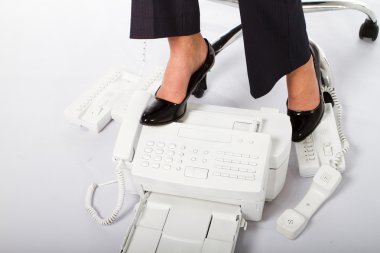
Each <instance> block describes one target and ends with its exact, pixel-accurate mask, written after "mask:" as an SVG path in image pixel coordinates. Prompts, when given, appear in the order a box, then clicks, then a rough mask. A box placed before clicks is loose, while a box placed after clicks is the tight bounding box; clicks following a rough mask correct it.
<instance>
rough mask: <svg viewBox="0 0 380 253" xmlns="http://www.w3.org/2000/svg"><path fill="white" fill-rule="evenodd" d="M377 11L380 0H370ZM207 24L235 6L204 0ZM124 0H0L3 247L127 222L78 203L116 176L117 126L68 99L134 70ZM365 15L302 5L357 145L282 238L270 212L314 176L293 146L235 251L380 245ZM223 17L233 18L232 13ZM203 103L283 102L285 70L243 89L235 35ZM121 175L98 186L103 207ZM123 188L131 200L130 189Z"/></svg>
mask: <svg viewBox="0 0 380 253" xmlns="http://www.w3.org/2000/svg"><path fill="white" fill-rule="evenodd" d="M366 2H367V3H368V4H370V6H372V8H373V10H374V11H375V12H376V13H377V14H378V15H380V3H379V2H378V1H377V0H367V1H366ZM201 6H202V18H203V19H202V28H203V31H204V35H205V36H206V37H207V38H209V39H210V40H211V41H213V40H214V39H215V38H216V37H217V36H218V35H219V34H221V33H223V32H224V31H225V30H226V29H228V28H230V27H232V26H233V25H235V24H237V23H238V22H239V14H238V11H237V10H235V9H233V8H230V7H228V6H218V7H215V3H209V2H204V1H201ZM129 10H130V1H125V0H124V1H119V0H115V1H106V0H92V1H90V0H76V1H74V0H66V1H47V0H35V1H26V0H12V1H10V0H2V1H1V3H0V89H1V91H0V115H1V119H2V121H1V124H0V155H1V157H0V158H1V159H0V168H1V172H0V173H1V174H0V252H7V253H8V252H23V251H24V252H39V253H41V252H52V251H54V252H118V250H119V249H120V246H121V243H122V241H123V239H124V237H125V235H126V233H127V229H128V226H129V224H130V222H131V213H132V212H131V210H132V209H131V208H132V206H133V203H130V204H128V205H127V207H125V209H124V211H123V213H122V214H123V215H122V217H123V219H122V220H121V221H120V222H118V223H116V224H115V225H114V226H111V227H99V226H98V225H96V224H95V223H94V222H93V221H92V220H91V219H90V218H89V217H88V215H87V213H86V211H85V209H84V206H83V202H84V194H85V192H86V188H87V186H88V185H89V184H90V182H93V181H98V182H99V181H100V182H102V181H105V180H107V179H114V178H115V176H114V174H113V172H114V170H113V168H114V166H115V164H114V163H113V162H112V159H111V156H112V149H113V146H114V143H115V140H116V136H117V131H118V129H119V127H120V125H119V124H117V123H112V124H110V125H109V126H107V128H106V130H104V131H103V132H102V133H100V134H93V133H90V132H89V131H84V130H83V129H80V128H78V127H76V126H72V125H70V124H68V123H67V122H66V121H65V119H64V115H63V111H64V109H65V108H66V107H67V106H68V105H69V104H70V103H71V102H73V100H74V99H75V98H76V97H77V96H78V95H80V94H81V93H82V92H83V91H85V90H86V89H87V88H88V87H89V86H90V85H92V84H93V83H94V82H95V81H97V80H99V78H101V77H102V76H103V75H104V74H105V73H106V72H107V70H109V69H110V68H111V67H119V66H120V67H121V66H127V67H128V69H130V70H131V71H134V72H135V73H138V71H139V68H140V66H141V65H142V64H141V58H142V56H141V48H142V46H143V43H142V41H134V40H130V39H128V34H129V19H130V13H129ZM364 18H365V16H364V15H363V14H360V13H358V12H356V11H341V12H334V13H318V14H307V23H308V30H309V35H310V36H311V37H312V38H313V39H314V40H315V41H316V42H317V43H319V44H320V46H321V47H322V48H323V49H324V51H325V53H326V55H327V57H328V59H329V61H330V64H331V66H332V71H333V73H334V76H335V87H336V90H337V94H338V96H339V98H340V100H341V102H342V105H343V108H344V109H345V120H344V129H345V132H346V135H347V137H348V138H349V139H350V141H351V145H352V148H351V149H350V151H349V153H348V156H347V157H346V163H347V171H346V172H345V174H344V175H343V181H342V183H341V185H340V187H339V188H338V189H337V191H336V193H335V194H333V195H332V196H331V198H330V200H329V201H328V202H327V203H326V204H325V205H324V206H323V208H322V209H321V210H320V211H319V212H318V213H317V214H316V215H315V216H314V218H313V220H312V221H311V222H310V224H309V225H308V227H307V228H306V229H305V231H304V233H303V234H302V235H301V236H300V237H299V238H297V239H296V240H294V241H289V240H287V239H286V238H284V237H283V236H282V235H280V234H279V233H277V232H276V230H275V226H276V220H277V218H278V217H279V215H280V214H281V213H282V212H283V210H285V209H286V208H288V207H293V206H294V205H295V204H296V203H298V202H299V201H300V199H301V198H302V196H303V195H304V194H305V192H306V191H307V189H308V188H309V186H310V183H311V180H310V179H304V178H301V177H300V176H299V175H298V168H297V164H296V157H295V153H294V149H293V151H292V156H291V160H290V165H289V171H288V177H287V182H286V185H285V188H284V190H283V191H282V193H281V194H280V196H279V197H278V198H277V199H276V200H275V201H274V202H272V203H270V204H267V206H266V208H265V210H264V217H263V221H261V222H255V223H251V222H250V223H249V226H248V230H247V231H241V232H242V233H241V234H240V236H239V239H238V243H237V250H236V252H256V253H260V252H265V253H268V252H379V251H380V243H379V241H378V236H376V235H377V234H378V229H377V228H378V224H379V222H380V217H379V215H378V213H380V201H378V200H377V199H378V193H379V192H380V184H379V177H380V170H379V169H378V160H377V158H378V142H379V140H380V134H379V131H378V129H379V128H380V120H379V117H378V115H377V110H376V108H378V106H379V99H378V97H379V95H378V94H379V92H380V88H379V85H378V83H379V80H380V73H379V71H378V69H379V65H380V47H379V41H377V42H375V43H369V42H365V41H361V40H359V38H358V29H359V27H360V24H361V23H362V22H363V21H364ZM227 21H228V24H227ZM148 48H149V49H150V51H149V54H148V56H147V62H148V63H149V64H155V65H157V64H160V63H161V64H164V63H165V62H166V59H167V46H166V41H165V40H154V41H151V42H149V43H148ZM208 77H209V78H208V82H209V89H208V90H207V93H206V97H205V98H202V99H200V100H197V99H195V98H194V97H192V98H191V101H194V102H199V103H209V104H218V105H223V106H234V107H242V108H253V109H257V108H260V107H261V106H268V107H277V108H279V109H280V111H282V112H285V109H286V108H285V101H286V89H285V83H284V80H281V81H280V82H279V84H278V85H277V86H276V87H275V88H274V90H273V91H272V92H271V93H270V94H269V95H267V96H265V97H264V98H261V99H258V100H254V99H252V98H251V96H250V94H249V92H248V81H247V75H246V69H245V61H244V51H243V48H242V41H241V40H240V41H239V42H238V43H236V44H234V45H232V46H231V48H229V49H227V50H226V51H225V52H223V53H222V54H220V56H218V59H217V61H216V64H215V65H214V67H213V70H212V72H210V73H209V76H208ZM116 190H117V189H116V186H110V187H109V188H106V189H104V190H102V191H99V192H98V193H97V197H96V203H95V204H96V206H98V207H101V211H102V212H104V213H105V214H107V213H109V212H110V211H111V210H112V208H113V206H114V202H115V201H116V197H117V195H116ZM128 199H133V200H134V201H136V199H134V197H132V196H128Z"/></svg>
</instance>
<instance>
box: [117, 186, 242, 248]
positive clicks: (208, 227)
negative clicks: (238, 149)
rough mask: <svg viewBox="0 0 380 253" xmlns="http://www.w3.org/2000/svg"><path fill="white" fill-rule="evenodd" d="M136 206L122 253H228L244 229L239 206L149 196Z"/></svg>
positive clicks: (170, 196) (157, 194) (184, 198)
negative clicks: (240, 230)
mask: <svg viewBox="0 0 380 253" xmlns="http://www.w3.org/2000/svg"><path fill="white" fill-rule="evenodd" d="M146 196H147V198H146V201H143V203H141V204H140V207H139V209H138V210H137V211H136V216H135V219H134V222H133V224H132V225H131V227H130V229H129V232H128V235H127V238H126V239H125V241H124V243H123V245H122V250H121V252H122V253H141V252H144V253H167V252H175V253H197V252H199V253H231V252H234V249H235V245H236V240H237V237H238V233H239V229H240V227H242V226H245V224H246V221H245V220H244V219H243V218H242V212H241V208H240V206H237V205H230V204H224V203H218V202H213V201H206V200H200V199H193V198H187V197H180V196H174V195H166V194H160V193H150V194H147V195H146Z"/></svg>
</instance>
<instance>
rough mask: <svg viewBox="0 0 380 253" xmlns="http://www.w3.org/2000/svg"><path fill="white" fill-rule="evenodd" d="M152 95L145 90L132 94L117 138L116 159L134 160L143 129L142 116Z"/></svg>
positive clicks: (114, 153)
mask: <svg viewBox="0 0 380 253" xmlns="http://www.w3.org/2000/svg"><path fill="white" fill-rule="evenodd" d="M150 97H151V94H150V93H148V92H146V91H143V90H140V91H135V92H134V94H133V95H132V97H131V100H130V102H129V105H128V109H127V111H126V113H125V117H124V120H123V123H122V124H121V127H120V130H119V134H118V137H117V140H116V144H115V148H114V151H113V157H114V160H116V161H118V160H123V161H127V162H132V159H133V154H134V147H135V146H136V145H135V144H136V141H137V140H138V138H139V136H140V131H141V123H140V117H141V114H142V113H143V111H144V109H145V107H146V105H147V103H148V101H149V99H150Z"/></svg>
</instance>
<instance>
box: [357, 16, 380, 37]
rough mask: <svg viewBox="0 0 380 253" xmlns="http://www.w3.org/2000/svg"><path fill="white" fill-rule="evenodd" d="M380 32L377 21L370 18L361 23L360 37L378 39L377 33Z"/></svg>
mask: <svg viewBox="0 0 380 253" xmlns="http://www.w3.org/2000/svg"><path fill="white" fill-rule="evenodd" d="M378 34H379V25H378V24H377V22H372V20H370V19H368V18H367V19H366V20H365V22H364V23H363V24H362V25H361V27H360V31H359V37H360V39H364V38H368V39H372V41H375V40H376V39H377V35H378Z"/></svg>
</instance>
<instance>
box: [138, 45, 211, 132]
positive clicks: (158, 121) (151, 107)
mask: <svg viewBox="0 0 380 253" xmlns="http://www.w3.org/2000/svg"><path fill="white" fill-rule="evenodd" d="M204 40H205V42H206V44H207V46H208V52H207V57H206V60H205V62H204V63H203V65H202V66H201V67H200V68H199V69H198V70H197V71H196V72H194V73H193V74H192V75H191V77H190V81H189V84H188V86H187V91H186V97H185V98H184V100H183V101H182V102H181V103H180V104H176V103H172V102H170V101H167V100H165V99H162V98H158V97H156V96H155V97H154V100H153V101H152V102H150V103H149V104H148V106H147V107H146V108H145V110H144V112H143V114H142V116H141V119H140V123H141V124H143V125H163V124H168V123H170V122H173V121H176V120H178V119H180V118H182V117H183V116H184V115H185V112H186V106H187V99H188V98H189V97H190V95H191V94H193V95H194V96H195V97H197V98H200V97H202V96H203V94H204V91H205V90H206V89H207V84H206V75H207V72H208V71H210V69H211V67H212V66H213V65H214V62H215V51H214V49H213V47H212V46H211V44H210V43H209V42H208V41H207V39H204ZM158 89H159V88H158ZM158 89H157V91H158ZM157 91H156V94H157Z"/></svg>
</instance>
